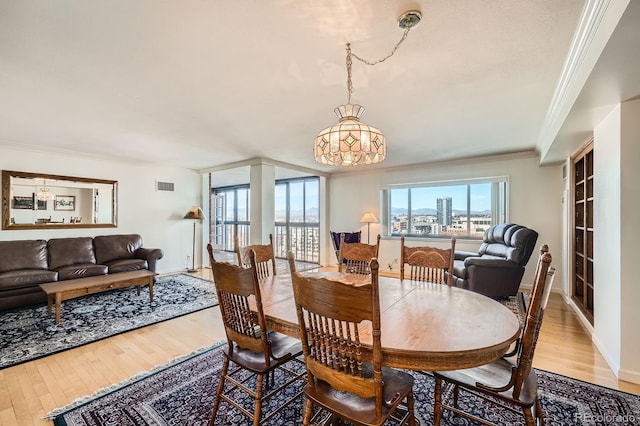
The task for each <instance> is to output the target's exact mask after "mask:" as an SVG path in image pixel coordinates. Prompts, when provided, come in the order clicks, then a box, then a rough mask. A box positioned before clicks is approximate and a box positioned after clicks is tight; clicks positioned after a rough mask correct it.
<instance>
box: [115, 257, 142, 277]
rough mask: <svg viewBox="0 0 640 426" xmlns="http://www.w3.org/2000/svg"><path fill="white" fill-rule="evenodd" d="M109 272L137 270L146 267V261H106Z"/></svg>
mask: <svg viewBox="0 0 640 426" xmlns="http://www.w3.org/2000/svg"><path fill="white" fill-rule="evenodd" d="M107 266H108V267H109V273H110V274H114V273H116V272H127V271H138V270H140V269H148V268H147V266H148V265H147V261H146V260H143V259H120V260H113V261H111V262H107Z"/></svg>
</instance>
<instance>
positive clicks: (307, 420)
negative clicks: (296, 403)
mask: <svg viewBox="0 0 640 426" xmlns="http://www.w3.org/2000/svg"><path fill="white" fill-rule="evenodd" d="M311 417H313V401H311V400H310V399H309V398H307V402H306V403H305V406H304V419H302V424H303V425H304V426H309V425H310V424H311Z"/></svg>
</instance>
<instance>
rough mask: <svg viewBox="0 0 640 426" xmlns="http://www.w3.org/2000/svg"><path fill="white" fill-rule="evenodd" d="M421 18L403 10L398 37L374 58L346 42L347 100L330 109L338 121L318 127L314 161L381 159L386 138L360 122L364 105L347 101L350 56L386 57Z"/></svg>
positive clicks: (356, 162)
mask: <svg viewBox="0 0 640 426" xmlns="http://www.w3.org/2000/svg"><path fill="white" fill-rule="evenodd" d="M421 17H422V15H421V14H420V12H419V11H417V10H411V11H409V12H406V13H403V14H402V15H401V16H400V17H399V18H398V25H399V26H400V28H403V29H404V33H403V34H402V38H401V39H400V41H399V42H398V43H397V44H396V45H395V47H394V48H393V50H392V51H391V52H390V53H389V54H387V55H386V56H385V57H383V58H381V59H378V60H377V61H367V60H365V59H362V58H360V57H359V56H358V55H356V54H355V53H352V52H351V44H350V43H347V103H346V105H340V106H339V107H337V108H336V109H335V110H334V112H335V114H336V116H337V117H338V122H337V123H336V124H334V125H333V126H331V127H327V128H326V129H324V130H322V131H321V132H320V133H318V136H316V139H315V142H314V144H313V155H314V157H315V159H316V161H317V162H318V163H320V164H326V165H330V166H358V165H361V164H376V163H379V162H381V161H382V160H384V159H385V157H386V156H387V138H386V137H385V136H384V134H383V133H382V132H381V131H380V129H378V128H376V127H373V126H370V125H368V124H365V123H363V122H361V121H360V116H361V115H362V113H363V112H364V107H363V106H361V105H357V104H352V103H351V94H352V93H353V83H352V82H351V66H352V63H353V58H356V59H357V60H359V61H360V62H362V63H365V64H367V65H376V64H378V63H380V62H383V61H385V60H387V59H388V58H390V57H391V56H392V55H393V54H394V53H395V52H396V50H398V47H400V44H401V43H402V42H403V41H404V40H405V39H406V38H407V35H408V34H409V31H410V30H411V28H413V27H415V26H416V25H417V24H418V22H420V18H421Z"/></svg>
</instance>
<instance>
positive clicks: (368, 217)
mask: <svg viewBox="0 0 640 426" xmlns="http://www.w3.org/2000/svg"><path fill="white" fill-rule="evenodd" d="M378 222H380V221H379V220H378V218H377V217H376V216H375V215H374V214H373V213H371V212H366V213H365V214H363V215H362V217H361V218H360V223H378Z"/></svg>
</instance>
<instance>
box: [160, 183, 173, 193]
mask: <svg viewBox="0 0 640 426" xmlns="http://www.w3.org/2000/svg"><path fill="white" fill-rule="evenodd" d="M156 191H172V192H173V182H158V181H156Z"/></svg>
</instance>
